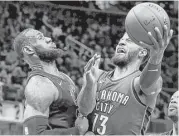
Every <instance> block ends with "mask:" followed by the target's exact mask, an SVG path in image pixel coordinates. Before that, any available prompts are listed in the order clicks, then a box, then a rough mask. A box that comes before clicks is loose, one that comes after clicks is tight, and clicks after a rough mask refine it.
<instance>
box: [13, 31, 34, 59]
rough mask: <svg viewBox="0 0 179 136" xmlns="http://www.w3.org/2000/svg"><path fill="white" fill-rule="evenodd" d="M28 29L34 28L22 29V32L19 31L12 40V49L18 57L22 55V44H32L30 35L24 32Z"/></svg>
mask: <svg viewBox="0 0 179 136" xmlns="http://www.w3.org/2000/svg"><path fill="white" fill-rule="evenodd" d="M30 30H34V29H32V28H27V29H25V30H23V31H22V32H20V33H19V34H18V35H17V36H16V38H15V39H14V42H13V46H14V50H15V52H16V53H17V55H18V56H19V57H24V55H23V51H22V49H23V47H24V46H27V45H28V46H31V45H32V41H33V40H32V37H30V36H26V33H27V32H28V31H30ZM33 39H34V38H33Z"/></svg>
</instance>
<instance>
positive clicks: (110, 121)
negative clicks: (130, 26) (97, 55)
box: [79, 25, 173, 135]
mask: <svg viewBox="0 0 179 136" xmlns="http://www.w3.org/2000/svg"><path fill="white" fill-rule="evenodd" d="M155 32H156V34H157V39H155V38H154V37H153V36H152V35H151V33H150V32H149V33H148V36H149V38H150V39H151V41H152V42H153V45H147V44H146V43H144V42H140V44H141V45H140V46H139V45H137V44H135V43H134V42H133V41H132V40H131V39H130V38H129V37H128V35H127V33H125V34H124V36H123V37H122V38H121V39H120V41H119V43H118V45H117V47H116V51H115V54H114V57H113V58H112V61H113V63H114V64H115V66H116V67H115V69H114V70H113V71H110V72H105V71H102V70H100V69H97V68H96V67H95V70H96V71H98V72H96V73H98V75H97V76H96V77H98V79H97V91H96V90H93V93H86V92H85V93H84V92H80V94H79V95H81V96H83V97H91V100H93V99H92V97H95V98H96V99H95V101H93V102H92V101H90V103H95V106H94V110H93V112H92V113H91V114H90V115H89V119H90V120H91V124H90V128H91V129H89V130H90V131H92V132H94V134H99V135H144V134H145V132H146V128H147V125H148V122H149V120H150V115H151V113H152V112H153V110H154V108H155V104H156V99H157V95H158V94H159V92H160V91H161V89H162V78H161V62H162V58H163V55H164V51H165V49H166V48H167V46H168V44H169V41H170V39H171V37H172V34H173V30H170V32H168V30H167V26H166V25H165V26H164V37H163V38H162V34H161V33H160V31H159V29H158V28H157V27H156V28H155ZM148 49H149V50H150V52H149V53H148ZM147 55H149V57H148V62H147V64H146V66H145V67H144V69H143V70H142V71H140V70H139V67H140V66H141V64H142V63H143V61H145V58H146V57H147ZM96 61H97V60H96ZM94 62H95V60H94V59H93V58H92V59H91V60H90V61H89V62H88V64H87V66H86V67H85V69H90V67H91V68H94V67H93V64H94ZM88 99H90V98H88ZM81 100H82V99H81ZM83 102H85V101H84V100H83ZM88 134H89V133H87V135H88Z"/></svg>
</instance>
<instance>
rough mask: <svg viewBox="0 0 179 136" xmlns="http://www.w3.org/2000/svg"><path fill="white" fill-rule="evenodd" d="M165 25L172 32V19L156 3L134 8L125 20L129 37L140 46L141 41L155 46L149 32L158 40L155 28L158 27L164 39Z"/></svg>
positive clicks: (142, 4) (139, 5)
mask: <svg viewBox="0 0 179 136" xmlns="http://www.w3.org/2000/svg"><path fill="white" fill-rule="evenodd" d="M164 25H166V26H167V29H168V32H169V30H170V19H169V16H168V15H167V13H166V11H165V10H164V9H163V8H162V7H160V6H159V5H157V4H154V3H149V2H146V3H141V4H138V5H137V6H135V7H133V8H132V9H131V10H130V11H129V13H128V15H127V17H126V20H125V28H126V32H127V34H128V35H129V37H130V38H131V39H132V40H133V41H134V42H135V43H136V44H138V45H140V43H139V42H140V41H142V42H144V43H146V44H149V45H153V42H152V40H151V38H150V37H149V34H148V32H151V34H152V36H153V37H154V38H155V39H156V40H157V38H158V36H157V33H156V32H155V27H158V29H159V31H160V33H161V35H162V38H163V37H164Z"/></svg>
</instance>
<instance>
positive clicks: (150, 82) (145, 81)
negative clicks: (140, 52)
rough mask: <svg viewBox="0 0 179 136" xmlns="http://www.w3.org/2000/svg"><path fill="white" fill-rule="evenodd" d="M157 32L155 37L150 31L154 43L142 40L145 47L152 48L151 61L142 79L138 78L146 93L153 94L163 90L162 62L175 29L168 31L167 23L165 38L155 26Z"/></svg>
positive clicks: (143, 72)
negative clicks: (148, 43) (149, 43)
mask: <svg viewBox="0 0 179 136" xmlns="http://www.w3.org/2000/svg"><path fill="white" fill-rule="evenodd" d="M155 32H156V35H157V39H155V38H154V37H153V36H152V34H151V33H150V32H149V33H148V35H149V38H150V39H151V41H152V42H153V45H147V44H146V43H143V42H140V43H141V45H142V46H143V47H146V48H149V49H150V58H149V61H148V63H147V65H146V66H145V68H144V69H143V71H142V73H141V76H140V79H138V80H139V85H140V88H141V90H142V91H143V92H144V93H145V94H146V95H152V94H155V93H157V92H159V91H160V90H161V87H162V78H161V62H162V59H163V55H164V51H165V49H166V48H167V46H168V44H169V42H170V39H171V37H172V34H173V30H170V32H168V29H167V26H166V25H165V26H164V36H163V38H162V34H161V33H160V31H159V29H158V28H157V27H156V28H155Z"/></svg>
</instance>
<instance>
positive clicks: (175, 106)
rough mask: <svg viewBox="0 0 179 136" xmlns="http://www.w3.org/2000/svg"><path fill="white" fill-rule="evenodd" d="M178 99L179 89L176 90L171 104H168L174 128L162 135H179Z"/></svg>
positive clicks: (169, 115)
mask: <svg viewBox="0 0 179 136" xmlns="http://www.w3.org/2000/svg"><path fill="white" fill-rule="evenodd" d="M178 100H179V91H176V92H175V93H174V94H173V95H172V97H171V100H170V103H169V106H168V117H169V118H170V119H171V120H172V122H173V128H172V130H170V131H168V132H165V133H163V134H162V135H169V136H172V135H178V134H179V133H178V107H179V105H178Z"/></svg>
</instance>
